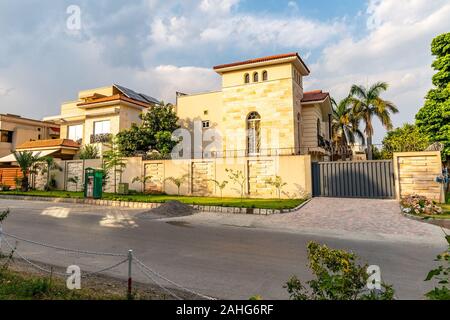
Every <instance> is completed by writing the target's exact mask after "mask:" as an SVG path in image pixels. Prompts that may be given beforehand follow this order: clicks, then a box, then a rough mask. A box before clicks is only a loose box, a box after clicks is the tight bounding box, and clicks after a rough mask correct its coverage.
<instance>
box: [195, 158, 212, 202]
mask: <svg viewBox="0 0 450 320" xmlns="http://www.w3.org/2000/svg"><path fill="white" fill-rule="evenodd" d="M214 178H215V175H214V162H212V161H201V162H197V161H196V162H192V192H193V194H194V195H197V196H205V195H209V194H213V193H214V185H213V183H214V182H213V181H212V180H213V179H214Z"/></svg>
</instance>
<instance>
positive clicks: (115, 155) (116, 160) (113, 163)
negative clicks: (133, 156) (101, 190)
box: [103, 141, 127, 193]
mask: <svg viewBox="0 0 450 320" xmlns="http://www.w3.org/2000/svg"><path fill="white" fill-rule="evenodd" d="M109 148H110V149H109V150H108V151H106V152H105V153H104V154H103V170H104V171H106V172H108V171H109V170H112V171H113V174H114V177H113V179H114V193H117V173H119V183H122V174H123V171H124V170H125V167H126V166H127V164H126V162H125V161H124V160H123V155H122V153H121V152H120V149H119V148H118V146H117V144H116V143H115V142H114V141H113V142H112V143H111V144H110V145H109Z"/></svg>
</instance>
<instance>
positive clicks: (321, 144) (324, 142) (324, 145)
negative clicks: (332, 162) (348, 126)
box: [317, 135, 331, 151]
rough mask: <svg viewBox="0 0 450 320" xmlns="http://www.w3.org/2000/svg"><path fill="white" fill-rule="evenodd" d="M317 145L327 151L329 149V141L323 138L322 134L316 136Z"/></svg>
mask: <svg viewBox="0 0 450 320" xmlns="http://www.w3.org/2000/svg"><path fill="white" fill-rule="evenodd" d="M317 141H318V146H319V147H320V148H323V149H325V150H327V151H331V142H330V141H328V140H327V139H325V138H324V137H323V136H321V135H318V136H317Z"/></svg>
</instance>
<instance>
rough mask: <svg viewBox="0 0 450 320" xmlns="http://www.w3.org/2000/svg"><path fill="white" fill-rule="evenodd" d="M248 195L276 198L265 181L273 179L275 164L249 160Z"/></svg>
mask: <svg viewBox="0 0 450 320" xmlns="http://www.w3.org/2000/svg"><path fill="white" fill-rule="evenodd" d="M248 175H249V194H250V195H252V196H260V197H276V194H275V193H274V192H275V190H274V189H273V187H272V186H270V185H268V184H267V182H266V181H267V179H268V178H271V177H274V176H275V175H276V172H275V163H274V161H273V160H249V161H248Z"/></svg>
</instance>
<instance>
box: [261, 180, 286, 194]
mask: <svg viewBox="0 0 450 320" xmlns="http://www.w3.org/2000/svg"><path fill="white" fill-rule="evenodd" d="M266 183H267V184H268V185H270V186H272V187H274V188H275V189H277V192H278V199H281V192H282V191H283V188H284V187H285V186H287V183H286V182H283V179H282V178H281V177H280V176H275V177H270V178H267V179H266Z"/></svg>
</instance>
